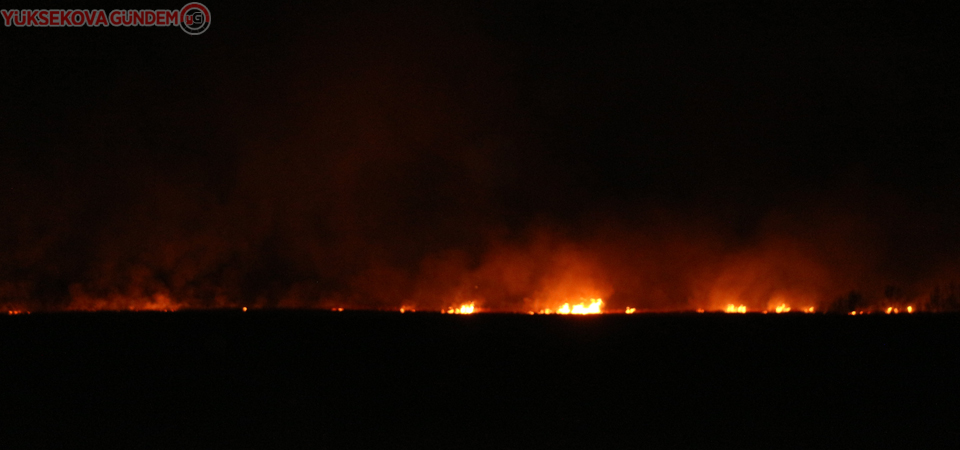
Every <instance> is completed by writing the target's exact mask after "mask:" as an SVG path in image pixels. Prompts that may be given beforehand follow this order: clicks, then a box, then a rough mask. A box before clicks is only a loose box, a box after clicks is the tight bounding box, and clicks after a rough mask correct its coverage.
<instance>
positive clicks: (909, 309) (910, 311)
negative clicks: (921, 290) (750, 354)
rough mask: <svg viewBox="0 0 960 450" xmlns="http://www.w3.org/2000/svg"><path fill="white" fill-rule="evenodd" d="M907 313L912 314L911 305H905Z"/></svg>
mask: <svg viewBox="0 0 960 450" xmlns="http://www.w3.org/2000/svg"><path fill="white" fill-rule="evenodd" d="M907 313H908V314H913V306H908V307H907Z"/></svg>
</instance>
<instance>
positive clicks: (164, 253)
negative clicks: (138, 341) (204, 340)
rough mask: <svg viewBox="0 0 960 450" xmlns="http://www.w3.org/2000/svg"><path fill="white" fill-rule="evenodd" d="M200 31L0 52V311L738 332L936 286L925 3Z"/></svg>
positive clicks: (941, 48)
mask: <svg viewBox="0 0 960 450" xmlns="http://www.w3.org/2000/svg"><path fill="white" fill-rule="evenodd" d="M35 3H36V2H31V4H30V7H32V8H34V7H35V8H39V7H42V6H41V5H39V4H35ZM205 4H206V5H207V6H208V7H209V8H210V10H211V12H212V15H213V20H212V25H211V27H210V29H209V30H208V31H207V32H206V33H205V34H203V35H201V36H195V37H192V36H188V35H186V34H185V33H183V32H181V31H180V30H178V29H175V28H170V29H150V28H140V29H121V28H106V29H103V28H97V29H91V28H60V29H44V28H4V29H2V30H0V67H3V70H2V71H0V82H2V86H3V89H2V90H0V189H2V194H0V306H2V305H4V304H8V305H26V307H29V308H35V309H36V308H59V307H70V306H69V305H73V306H72V307H83V305H89V304H90V303H89V302H90V301H92V300H91V299H103V298H112V299H116V298H120V297H124V298H146V297H151V296H154V295H155V294H157V293H163V294H165V295H170V296H171V297H174V298H176V299H178V301H182V302H185V303H189V304H191V305H195V306H217V305H227V304H229V305H235V304H261V305H283V306H325V307H326V306H331V305H333V306H336V305H348V306H358V307H360V306H362V307H370V306H388V307H396V306H399V305H400V304H419V305H425V306H430V307H441V306H444V305H446V304H447V303H450V302H451V301H459V300H468V299H477V300H480V301H481V304H485V306H488V307H490V308H505V309H521V308H523V309H525V308H527V307H533V306H536V305H538V304H540V303H538V302H548V303H549V302H551V301H554V300H557V299H566V298H575V297H577V296H581V295H586V296H591V295H604V296H605V298H609V299H610V303H611V305H614V306H617V305H619V306H622V305H627V304H632V305H635V306H640V307H644V308H652V309H662V308H668V309H669V308H687V307H695V306H701V305H707V306H712V305H714V304H719V303H723V302H726V301H728V299H733V298H736V299H737V300H739V301H742V302H744V303H748V304H749V305H751V307H760V308H763V307H765V306H766V304H767V302H768V301H772V300H771V299H773V298H780V297H778V296H786V298H789V299H792V301H794V302H796V303H804V302H806V303H807V304H811V305H813V304H817V305H818V306H819V305H821V304H823V302H824V301H826V300H829V299H832V298H835V297H836V296H838V295H843V294H845V293H846V292H849V291H851V290H858V291H861V292H863V293H864V295H865V296H866V297H868V298H871V296H872V298H876V299H879V300H877V301H878V302H879V301H882V300H886V301H891V300H896V298H900V297H903V298H906V299H908V300H912V299H913V298H919V297H920V296H923V295H926V294H927V293H928V292H929V290H930V289H931V288H932V287H933V286H934V285H936V284H938V283H948V282H952V281H960V277H958V275H960V254H958V251H957V249H958V248H960V209H958V205H960V183H958V178H957V174H958V169H960V156H958V152H957V149H958V144H960V140H958V135H957V130H958V129H960V128H958V126H960V114H958V105H960V98H958V89H957V86H956V80H957V79H960V77H958V75H960V73H958V70H957V64H956V60H957V56H956V51H955V50H953V49H952V47H953V46H952V45H951V42H950V38H949V36H950V35H952V34H953V33H954V32H955V31H954V30H955V29H956V27H955V24H954V23H952V21H951V20H950V17H949V15H948V14H943V13H942V11H940V10H939V9H938V8H935V7H933V6H928V7H924V6H923V5H920V4H917V3H911V5H910V7H909V8H906V9H901V10H893V9H883V8H879V7H873V6H865V5H863V4H860V3H855V2H850V3H843V4H836V3H830V4H829V5H812V4H810V3H809V2H780V3H778V6H776V7H770V6H758V5H747V4H745V3H744V4H735V5H734V4H727V3H721V2H703V3H686V2H679V3H678V2H621V3H615V2H576V3H574V2H529V1H503V2H488V1H483V2H472V3H468V2H460V3H457V4H456V5H454V4H450V2H394V3H379V2H360V1H358V2H330V3H323V2H321V3H318V4H311V5H309V6H303V5H296V4H286V3H282V4H272V3H271V4H266V3H264V4H262V5H257V4H252V3H250V4H244V5H243V6H240V5H239V4H238V3H237V2H221V3H217V2H210V1H208V2H206V3H205ZM731 5H732V6H731ZM120 6H121V5H120V4H119V3H103V4H97V5H94V4H89V3H82V4H81V3H76V2H66V1H63V2H58V3H56V4H51V5H50V6H49V7H56V8H72V7H95V8H103V9H106V10H110V9H113V8H117V7H120ZM180 6H182V5H180V4H166V3H163V4H161V3H149V4H147V3H144V4H143V5H142V7H145V8H146V7H149V8H179V7H180ZM5 7H10V6H5ZM122 7H124V8H134V7H135V6H132V5H127V4H124V5H122ZM474 286H476V287H474ZM888 286H893V287H896V289H895V290H893V291H891V290H890V289H888V288H887V287H888ZM891 292H894V294H891ZM894 297H896V298H894ZM525 299H526V300H525ZM731 301H732V300H731ZM71 302H72V303H71ZM84 302H88V303H84ZM521 305H522V306H521Z"/></svg>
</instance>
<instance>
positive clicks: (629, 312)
mask: <svg viewBox="0 0 960 450" xmlns="http://www.w3.org/2000/svg"><path fill="white" fill-rule="evenodd" d="M624 312H625V313H627V314H633V313H635V312H637V308H631V307H629V306H628V307H627V309H626V310H625V311H624Z"/></svg>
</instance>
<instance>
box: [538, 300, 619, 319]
mask: <svg viewBox="0 0 960 450" xmlns="http://www.w3.org/2000/svg"><path fill="white" fill-rule="evenodd" d="M588 300H589V301H590V304H589V305H587V304H585V302H580V303H578V304H576V305H572V306H571V305H570V304H569V303H564V304H563V306H561V307H559V308H557V310H556V311H554V310H552V309H550V308H544V309H541V310H540V314H564V315H566V314H603V311H602V308H603V299H601V298H591V299H588ZM628 310H631V311H630V312H628V313H627V314H631V313H632V312H633V311H636V309H635V308H628Z"/></svg>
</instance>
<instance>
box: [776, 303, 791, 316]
mask: <svg viewBox="0 0 960 450" xmlns="http://www.w3.org/2000/svg"><path fill="white" fill-rule="evenodd" d="M774 311H776V312H777V314H780V313H785V312H790V307H789V306H787V304H786V303H781V304H779V305H777V307H776V308H774Z"/></svg>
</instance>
